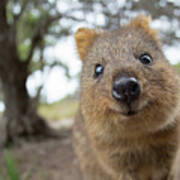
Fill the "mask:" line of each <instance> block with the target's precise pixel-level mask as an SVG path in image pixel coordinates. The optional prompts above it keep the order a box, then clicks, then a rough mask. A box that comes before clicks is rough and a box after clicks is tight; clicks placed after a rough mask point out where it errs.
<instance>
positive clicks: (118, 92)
mask: <svg viewBox="0 0 180 180" xmlns="http://www.w3.org/2000/svg"><path fill="white" fill-rule="evenodd" d="M140 92H141V90H140V85H139V82H138V80H137V79H136V78H135V77H126V76H117V77H116V78H115V80H114V82H113V86H112V96H113V97H114V98H115V99H116V100H117V101H121V102H123V103H126V104H130V103H131V102H132V101H134V100H136V99H138V98H139V95H140Z"/></svg>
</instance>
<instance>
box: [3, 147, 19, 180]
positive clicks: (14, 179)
mask: <svg viewBox="0 0 180 180" xmlns="http://www.w3.org/2000/svg"><path fill="white" fill-rule="evenodd" d="M4 160H5V168H6V172H7V176H8V177H7V179H8V180H20V174H19V172H18V170H17V167H16V162H15V160H14V158H13V156H12V155H11V153H10V152H9V151H8V150H5V151H4ZM0 178H1V179H2V180H6V178H5V177H0Z"/></svg>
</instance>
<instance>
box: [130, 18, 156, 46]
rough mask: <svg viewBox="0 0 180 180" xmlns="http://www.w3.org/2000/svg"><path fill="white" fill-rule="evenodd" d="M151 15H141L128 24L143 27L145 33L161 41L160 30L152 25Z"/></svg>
mask: <svg viewBox="0 0 180 180" xmlns="http://www.w3.org/2000/svg"><path fill="white" fill-rule="evenodd" d="M150 21H151V17H150V16H145V15H139V16H137V17H136V18H135V19H132V20H131V21H130V23H129V24H128V26H130V27H133V28H141V29H142V30H143V31H145V33H147V34H148V35H150V36H151V37H152V38H153V39H154V40H155V41H156V42H158V43H159V38H158V32H157V31H156V30H154V29H152V28H151V27H150V25H149V24H150Z"/></svg>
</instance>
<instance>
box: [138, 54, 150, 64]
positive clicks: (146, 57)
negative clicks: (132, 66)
mask: <svg viewBox="0 0 180 180" xmlns="http://www.w3.org/2000/svg"><path fill="white" fill-rule="evenodd" d="M139 60H140V62H141V63H142V64H145V65H148V64H151V63H152V62H153V60H152V57H151V56H150V55H149V54H148V53H143V54H141V55H140V56H139Z"/></svg>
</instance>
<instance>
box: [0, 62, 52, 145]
mask: <svg viewBox="0 0 180 180" xmlns="http://www.w3.org/2000/svg"><path fill="white" fill-rule="evenodd" d="M16 62H18V61H16ZM26 71H27V68H25V67H24V66H23V63H17V64H16V65H15V64H13V66H12V68H11V69H9V71H8V72H7V73H6V74H5V75H4V76H2V77H4V78H1V79H2V86H3V94H4V103H5V112H4V116H3V118H2V122H3V123H2V124H3V125H1V128H3V131H4V132H3V139H2V143H3V145H7V144H8V143H10V142H11V143H16V142H18V140H19V139H20V138H25V139H26V140H29V139H32V138H34V137H36V138H37V137H44V135H50V134H51V135H52V131H51V130H50V129H49V128H48V126H47V125H46V123H45V121H44V120H43V119H42V118H41V117H40V116H39V115H38V114H37V112H36V109H35V108H34V107H33V105H32V101H31V99H30V97H29V96H28V93H27V89H26V80H27V72H26Z"/></svg>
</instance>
